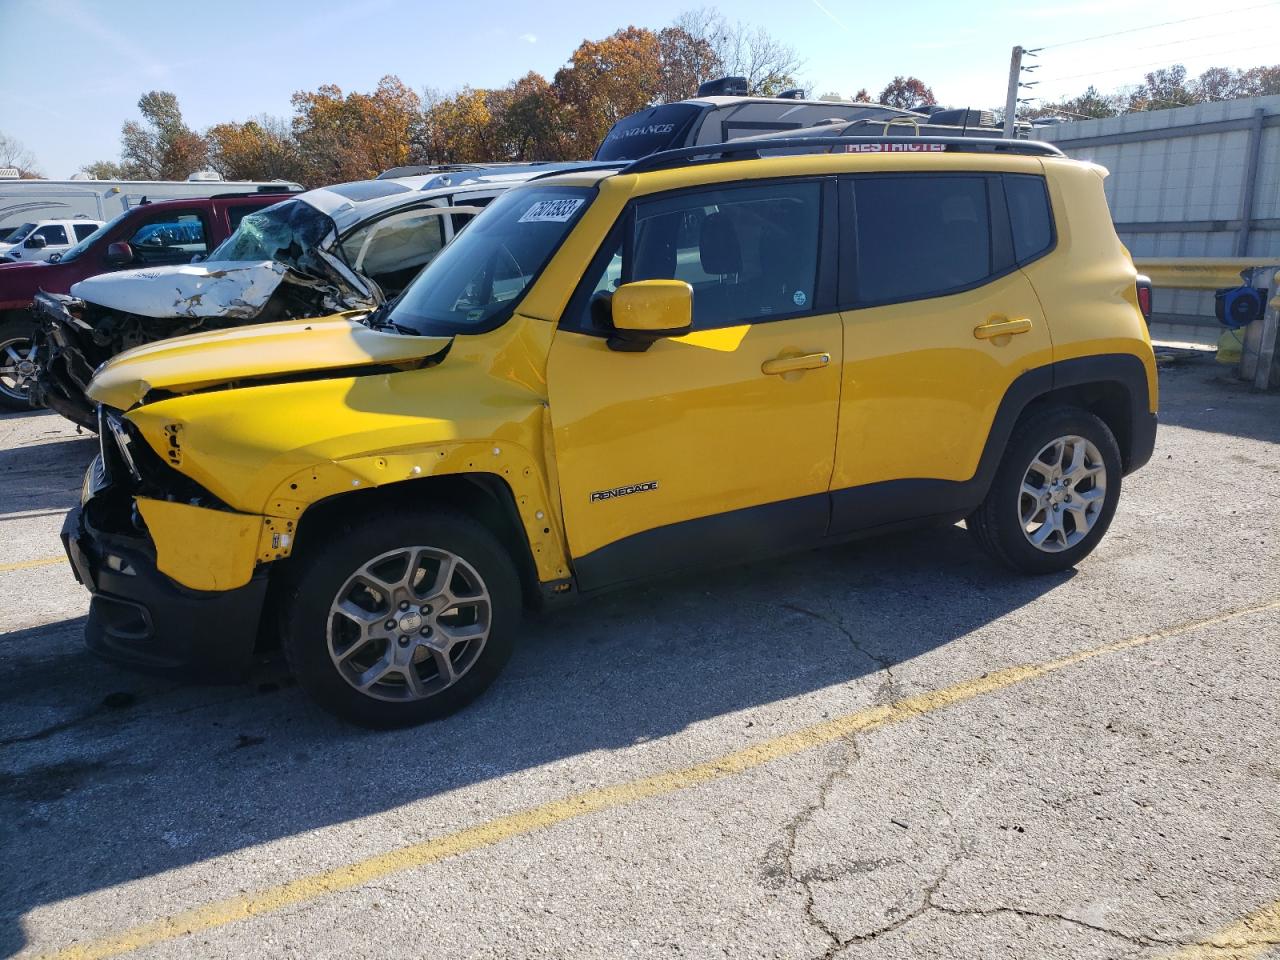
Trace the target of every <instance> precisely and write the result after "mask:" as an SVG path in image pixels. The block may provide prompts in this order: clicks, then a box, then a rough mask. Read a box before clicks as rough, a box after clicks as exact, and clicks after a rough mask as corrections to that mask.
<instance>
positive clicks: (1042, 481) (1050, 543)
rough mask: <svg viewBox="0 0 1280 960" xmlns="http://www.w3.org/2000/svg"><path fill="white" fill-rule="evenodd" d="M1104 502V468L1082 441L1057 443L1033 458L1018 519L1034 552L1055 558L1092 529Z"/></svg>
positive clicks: (1065, 439) (1090, 445)
mask: <svg viewBox="0 0 1280 960" xmlns="http://www.w3.org/2000/svg"><path fill="white" fill-rule="evenodd" d="M1106 499H1107V468H1106V465H1105V464H1104V463H1103V460H1102V454H1101V453H1100V452H1099V450H1098V448H1097V447H1096V446H1095V445H1094V444H1093V443H1092V442H1091V441H1089V440H1086V439H1085V438H1084V437H1077V436H1074V435H1073V436H1067V437H1059V438H1058V439H1056V440H1053V441H1051V442H1049V443H1047V444H1045V445H1044V447H1043V448H1042V449H1041V450H1040V452H1039V453H1037V454H1036V455H1035V457H1033V458H1032V460H1031V463H1030V464H1029V465H1028V466H1027V470H1026V473H1025V474H1024V475H1023V478H1022V487H1021V490H1020V492H1019V495H1018V516H1019V520H1020V522H1021V524H1022V532H1023V535H1024V536H1026V538H1027V540H1028V541H1029V542H1030V543H1031V545H1032V546H1033V547H1035V548H1036V549H1037V550H1043V551H1044V552H1045V553H1059V552H1061V551H1063V550H1068V549H1070V548H1071V547H1074V546H1075V545H1076V544H1078V543H1079V542H1080V541H1081V540H1083V539H1084V538H1085V537H1086V536H1088V535H1089V531H1090V530H1092V529H1093V527H1094V524H1095V523H1097V521H1098V517H1099V516H1100V515H1101V513H1102V507H1103V504H1104V503H1105V502H1106Z"/></svg>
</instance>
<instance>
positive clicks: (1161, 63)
mask: <svg viewBox="0 0 1280 960" xmlns="http://www.w3.org/2000/svg"><path fill="white" fill-rule="evenodd" d="M1274 48H1275V43H1274V42H1273V43H1260V44H1258V45H1257V46H1254V47H1236V48H1235V49H1232V50H1221V51H1216V52H1214V53H1197V54H1194V55H1192V56H1190V57H1182V58H1181V59H1180V60H1173V61H1169V60H1153V61H1151V62H1150V63H1130V64H1126V65H1125V66H1123V67H1115V68H1113V69H1111V70H1090V71H1089V72H1088V73H1073V74H1071V75H1070V76H1066V77H1056V78H1055V79H1053V80H1048V81H1042V83H1043V84H1044V85H1045V86H1048V85H1049V84H1052V83H1061V82H1062V81H1064V80H1079V79H1080V78H1081V77H1097V76H1104V75H1106V74H1108V73H1124V72H1126V71H1129V70H1140V69H1142V68H1143V67H1174V66H1180V65H1181V64H1182V62H1183V61H1185V60H1203V59H1204V58H1205V57H1225V56H1228V55H1235V54H1237V53H1248V52H1249V51H1251V50H1271V49H1274Z"/></svg>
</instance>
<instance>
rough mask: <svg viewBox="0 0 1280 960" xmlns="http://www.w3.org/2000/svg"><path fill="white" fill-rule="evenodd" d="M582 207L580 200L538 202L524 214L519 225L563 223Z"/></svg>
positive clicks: (579, 198)
mask: <svg viewBox="0 0 1280 960" xmlns="http://www.w3.org/2000/svg"><path fill="white" fill-rule="evenodd" d="M580 206H582V198H581V197H576V198H574V199H573V200H539V201H538V202H537V203H535V204H534V205H533V206H532V207H530V208H529V209H528V210H526V211H525V212H524V216H522V217H521V218H520V220H519V222H520V223H564V222H565V221H566V220H568V219H569V218H570V217H572V216H573V215H574V214H575V213H577V212H578V208H579V207H580Z"/></svg>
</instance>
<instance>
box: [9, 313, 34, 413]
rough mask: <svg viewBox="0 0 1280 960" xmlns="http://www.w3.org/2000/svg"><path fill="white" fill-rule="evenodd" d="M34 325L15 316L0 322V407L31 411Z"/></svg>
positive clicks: (32, 405) (32, 406) (32, 407)
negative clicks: (13, 318) (14, 318)
mask: <svg viewBox="0 0 1280 960" xmlns="http://www.w3.org/2000/svg"><path fill="white" fill-rule="evenodd" d="M35 333H36V325H35V323H34V322H33V321H31V320H24V319H16V320H6V321H4V322H3V323H0V407H7V408H9V409H10V410H31V409H34V408H35V404H33V403H32V402H31V387H32V384H34V383H35V379H36V374H37V372H38V360H37V357H36V345H35Z"/></svg>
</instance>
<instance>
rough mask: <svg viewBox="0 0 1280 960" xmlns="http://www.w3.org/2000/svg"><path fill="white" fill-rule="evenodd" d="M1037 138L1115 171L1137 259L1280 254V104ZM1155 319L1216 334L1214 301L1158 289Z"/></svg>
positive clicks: (1126, 237)
mask: <svg viewBox="0 0 1280 960" xmlns="http://www.w3.org/2000/svg"><path fill="white" fill-rule="evenodd" d="M1032 136H1034V137H1036V138H1037V139H1041V140H1048V141H1050V142H1052V143H1055V144H1056V145H1057V146H1058V147H1060V148H1061V149H1062V151H1063V152H1064V153H1066V154H1067V155H1068V156H1072V157H1076V158H1077V159H1080V160H1092V161H1093V162H1095V163H1100V164H1101V165H1102V166H1104V167H1106V168H1107V169H1108V170H1110V171H1111V176H1109V177H1108V178H1107V181H1106V192H1107V200H1108V202H1109V203H1110V204H1111V216H1112V218H1113V219H1114V220H1115V223H1116V230H1117V231H1118V232H1119V234H1120V238H1121V239H1122V240H1123V241H1124V243H1125V245H1126V246H1127V247H1128V248H1129V252H1130V253H1132V254H1133V255H1134V256H1135V257H1231V256H1280V96H1275V97H1254V98H1251V99H1247V100H1225V101H1222V102H1220V103H1202V104H1198V105H1196V106H1194V107H1179V108H1177V109H1174V110H1153V111H1150V112H1147V113H1132V114H1127V115H1125V116H1122V117H1111V118H1108V119H1106V120H1082V121H1078V122H1075V123H1063V124H1059V125H1057V126H1054V127H1042V128H1038V129H1036V130H1035V131H1033V133H1032ZM1251 171H1252V173H1253V177H1252V180H1251V178H1250V172H1251ZM1251 182H1252V189H1250V183H1251ZM1246 203H1247V205H1248V209H1247V210H1246V209H1245V206H1246ZM1153 312H1154V313H1155V315H1156V319H1157V320H1162V321H1164V322H1166V323H1177V324H1188V323H1189V324H1197V325H1201V326H1204V327H1211V328H1216V326H1217V321H1216V319H1215V318H1214V315H1213V295H1212V294H1211V293H1197V292H1194V291H1188V290H1156V292H1155V300H1154V304H1153Z"/></svg>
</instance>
